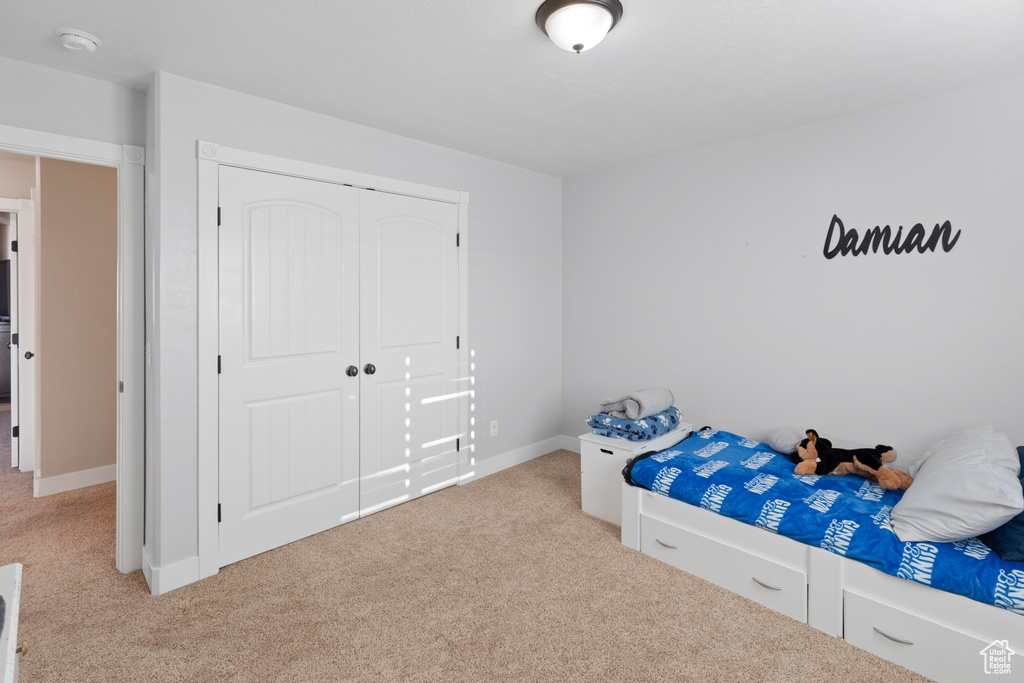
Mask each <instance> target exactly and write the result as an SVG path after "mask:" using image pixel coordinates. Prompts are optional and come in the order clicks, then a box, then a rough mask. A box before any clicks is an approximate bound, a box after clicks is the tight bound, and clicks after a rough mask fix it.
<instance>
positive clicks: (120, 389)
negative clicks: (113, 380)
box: [117, 381, 124, 394]
mask: <svg viewBox="0 0 1024 683" xmlns="http://www.w3.org/2000/svg"><path fill="white" fill-rule="evenodd" d="M117 391H118V393H120V394H123V393H124V382H122V381H119V382H118V383H117Z"/></svg>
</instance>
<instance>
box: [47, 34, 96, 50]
mask: <svg viewBox="0 0 1024 683" xmlns="http://www.w3.org/2000/svg"><path fill="white" fill-rule="evenodd" d="M54 34H55V35H56V36H57V37H58V38H60V42H61V44H62V45H63V46H64V47H66V48H67V49H69V50H74V51H75V52H96V49H97V48H98V47H99V46H100V45H102V44H103V43H101V42H100V39H99V38H97V37H96V36H93V35H90V34H88V33H86V32H85V31H79V30H78V29H77V28H59V29H57V30H56V31H54Z"/></svg>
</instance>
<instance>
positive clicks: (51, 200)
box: [37, 159, 117, 477]
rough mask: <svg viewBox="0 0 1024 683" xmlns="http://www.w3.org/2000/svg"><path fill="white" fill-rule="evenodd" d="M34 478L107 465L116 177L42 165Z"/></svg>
mask: <svg viewBox="0 0 1024 683" xmlns="http://www.w3.org/2000/svg"><path fill="white" fill-rule="evenodd" d="M39 218H40V231H39V264H40V272H39V297H40V302H39V303H40V306H39V307H40V311H41V315H40V319H39V341H38V344H37V346H38V349H39V351H38V361H39V366H38V372H39V392H40V395H39V413H38V415H39V441H40V443H39V451H38V452H39V454H40V462H39V463H38V464H37V467H39V468H40V469H41V470H42V471H41V476H42V477H53V476H58V475H62V474H68V473H71V472H78V471H81V470H88V469H92V468H95V467H102V466H105V465H113V464H114V463H115V461H116V453H117V450H116V413H115V410H116V395H115V385H116V382H117V296H116V295H117V171H116V170H115V169H112V168H106V167H102V166H90V165H87V164H79V163H75V162H71V161H58V160H54V159H43V160H42V162H41V168H40V197H39Z"/></svg>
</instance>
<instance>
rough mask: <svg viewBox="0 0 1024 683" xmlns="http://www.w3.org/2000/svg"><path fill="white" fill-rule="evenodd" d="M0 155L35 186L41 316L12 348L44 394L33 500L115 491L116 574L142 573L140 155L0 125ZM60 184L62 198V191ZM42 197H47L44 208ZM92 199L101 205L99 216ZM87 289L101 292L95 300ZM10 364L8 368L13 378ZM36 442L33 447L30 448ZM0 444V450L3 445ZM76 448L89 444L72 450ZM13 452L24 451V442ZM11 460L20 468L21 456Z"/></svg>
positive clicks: (38, 400)
mask: <svg viewBox="0 0 1024 683" xmlns="http://www.w3.org/2000/svg"><path fill="white" fill-rule="evenodd" d="M0 155H3V156H7V157H10V156H11V155H23V156H25V157H29V158H31V159H32V161H33V163H34V165H35V167H36V178H35V184H34V186H33V192H34V194H33V195H31V196H32V197H33V200H37V201H36V203H37V204H38V207H39V208H40V211H39V212H37V214H36V215H37V217H38V220H37V221H36V225H34V226H33V227H34V228H39V227H40V226H41V228H42V229H36V230H34V234H33V237H32V238H31V242H30V243H31V246H32V248H41V249H40V258H41V263H42V268H40V269H38V270H37V271H36V273H35V275H34V280H33V284H34V292H35V293H37V294H40V298H39V305H38V306H34V309H33V310H35V311H36V312H37V313H38V315H37V317H36V319H35V321H34V323H33V329H34V330H35V331H37V332H41V333H42V334H41V335H39V336H38V337H37V339H36V340H35V341H37V342H38V345H35V344H33V348H31V349H29V348H27V346H26V345H22V344H19V346H18V347H17V354H16V356H13V357H17V358H19V359H21V358H24V357H25V356H26V355H27V356H28V358H27V359H26V360H30V361H32V363H33V365H31V366H30V367H32V368H34V369H36V370H38V371H37V372H36V377H35V381H34V382H33V386H34V387H35V388H36V389H42V390H41V391H36V394H35V396H33V397H32V400H31V405H32V406H34V407H35V408H36V409H37V415H38V418H39V419H36V420H34V421H33V427H32V429H33V433H34V434H35V436H36V437H37V442H36V444H35V445H34V446H33V447H32V453H33V455H38V456H39V457H38V460H37V462H34V463H33V464H32V468H31V472H32V474H30V475H29V476H31V477H32V480H33V481H32V484H33V493H34V495H36V496H40V495H47V494H50V493H57V492H60V491H64V490H70V489H73V488H79V487H82V486H89V485H92V484H95V483H101V482H103V481H111V480H116V481H117V486H116V507H117V509H116V520H117V521H116V537H117V541H116V557H115V564H116V566H117V568H118V570H120V571H122V572H130V571H134V570H137V569H141V568H142V545H143V540H144V539H143V529H144V519H143V514H144V507H145V506H144V488H143V480H144V468H145V453H144V433H145V432H144V416H145V391H146V388H145V367H144V358H145V351H144V344H145V342H144V338H145V335H144V303H143V302H144V291H145V280H144V272H145V266H144V242H143V175H144V173H143V172H144V167H143V162H144V156H145V155H144V150H142V149H141V148H138V147H132V146H129V145H116V144H110V143H100V142H94V141H89V140H82V139H79V138H71V137H67V136H61V135H55V134H49V133H44V132H40V131H32V130H27V129H18V128H13V127H9V126H0ZM81 171H87V172H91V173H92V174H93V176H95V179H94V180H83V179H82V178H81V177H78V176H77V175H76V174H78V173H79V172H81ZM0 176H2V174H0ZM47 177H49V181H48V182H45V181H46V178H47ZM40 178H42V180H43V181H44V182H40ZM62 185H63V186H64V187H65V190H61V189H60V188H61V186H62ZM100 186H102V187H103V190H102V191H100V189H99V188H100ZM47 187H49V188H50V190H51V192H52V194H51V196H50V198H49V199H50V200H51V202H50V203H49V208H47V207H46V204H47V196H46V192H47V190H46V188H47ZM67 188H73V189H74V188H77V190H76V191H77V192H78V194H77V195H76V196H68V195H67V193H66V189H67ZM4 194H8V193H5V192H3V191H2V189H0V197H2V196H3V195H4ZM61 195H64V198H63V201H62V198H61ZM101 195H105V196H106V199H104V200H103V201H102V202H100V203H101V204H102V206H99V205H97V202H98V201H99V198H100V196H101ZM16 196H20V195H16ZM3 208H6V207H4V206H0V210H2V209H3ZM100 213H103V214H104V216H103V217H102V218H101V221H102V222H103V223H105V224H106V225H107V226H108V230H107V232H106V233H105V235H103V236H102V237H98V236H97V235H95V234H93V233H92V231H91V230H90V229H88V228H87V227H86V220H85V219H86V218H88V217H89V216H92V215H93V214H100ZM48 220H49V221H50V222H47V221H48ZM57 223H61V224H63V226H64V227H63V229H64V230H65V233H63V234H62V228H61V227H60V226H58V227H53V226H54V225H56V224H57ZM47 229H49V232H47ZM67 230H70V231H71V233H70V235H69V234H67V232H66V231H67ZM54 240H56V241H54ZM28 246H29V243H24V244H19V247H20V248H19V250H18V256H17V257H16V258H21V259H22V260H24V261H28V259H27V256H28V254H26V253H25V251H27V249H25V248H24V247H28ZM48 256H49V258H50V261H49V262H48V261H47V258H48ZM0 260H2V259H0ZM32 262H33V263H35V258H34V257H33V260H32ZM47 264H49V268H47ZM97 275H99V277H95V276H97ZM51 276H53V277H51ZM17 279H20V278H17ZM87 280H89V281H90V282H92V284H88V283H87ZM97 289H98V290H99V291H102V292H103V297H102V301H101V300H100V298H99V297H98V296H97V294H96V292H97ZM17 298H19V299H21V297H20V296H19V297H17ZM12 300H13V297H12ZM22 300H23V299H22ZM19 313H20V312H19ZM16 315H18V314H16ZM21 317H22V316H21V315H18V318H21ZM18 318H15V319H16V320H18ZM0 322H2V321H0ZM18 322H19V323H23V322H24V321H23V320H18ZM19 337H20V331H19ZM18 341H19V342H22V341H23V340H22V339H20V338H19V340H18ZM90 349H93V350H95V349H102V354H101V355H103V356H104V357H103V358H102V359H100V358H99V356H98V355H97V354H96V353H94V352H90ZM14 350H15V346H14V344H12V351H14ZM83 358H84V359H85V361H84V362H82V359H83ZM69 363H70V364H69ZM17 365H18V364H17V363H12V368H13V367H16V366H17ZM22 367H24V365H22ZM55 381H56V383H55ZM62 383H63V384H62ZM18 384H19V386H20V385H21V384H22V383H21V382H20V381H19V383H18ZM62 386H63V389H62V388H61V387H62ZM69 387H70V388H71V389H70V390H69V389H68V388H69ZM69 392H70V393H69ZM50 399H53V400H50ZM69 401H70V403H69ZM18 421H19V422H20V423H21V424H19V425H17V426H18V427H19V428H20V429H19V432H20V433H19V438H20V439H22V440H23V439H24V436H25V431H24V430H25V427H26V423H25V422H24V418H23V416H21V415H19V417H18ZM8 434H10V432H8ZM40 435H42V437H43V438H42V439H38V437H39V436H40ZM0 440H2V441H6V439H4V435H0ZM81 442H90V443H91V444H93V445H90V446H89V447H88V448H81V447H79V444H80V443H81ZM61 444H63V446H62V445H61ZM68 444H71V446H69V445H68ZM96 444H99V445H96ZM20 446H25V444H24V442H22V443H21V444H20ZM69 455H70V456H71V457H70V459H69V457H68V456H69ZM76 458H77V460H76ZM102 458H106V460H103V459H102ZM21 460H22V462H21V466H24V465H25V459H24V454H22V458H21ZM9 463H10V460H8V461H7V462H6V463H2V464H4V465H9Z"/></svg>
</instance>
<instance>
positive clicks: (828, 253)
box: [824, 214, 845, 259]
mask: <svg viewBox="0 0 1024 683" xmlns="http://www.w3.org/2000/svg"><path fill="white" fill-rule="evenodd" d="M837 225H838V226H839V244H837V245H836V247H835V249H829V248H828V245H829V243H831V242H832V231H833V230H835V228H836V226H837ZM844 233H845V230H844V229H843V222H842V221H841V220H839V216H838V215H836V214H832V222H831V223H830V224H829V226H828V234H827V235H825V249H824V254H825V258H827V259H834V258H835V257H836V256H838V255H839V249H840V245H842V243H843V235H844Z"/></svg>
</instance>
